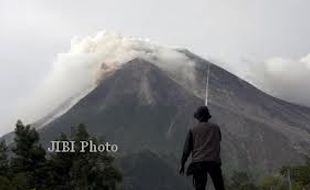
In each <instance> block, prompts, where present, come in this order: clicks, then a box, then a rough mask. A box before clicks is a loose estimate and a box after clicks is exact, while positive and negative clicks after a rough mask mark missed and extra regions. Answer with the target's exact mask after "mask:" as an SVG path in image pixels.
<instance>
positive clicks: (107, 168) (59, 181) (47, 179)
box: [0, 121, 122, 190]
mask: <svg viewBox="0 0 310 190" xmlns="http://www.w3.org/2000/svg"><path fill="white" fill-rule="evenodd" d="M59 139H61V140H75V141H80V140H90V139H91V140H93V141H94V142H95V143H99V141H98V140H97V139H96V138H92V137H90V136H89V134H88V133H87V131H86V128H85V126H84V125H79V126H78V127H77V130H76V132H75V133H74V134H72V135H71V138H68V137H67V136H66V135H64V134H62V135H61V136H60V138H59ZM39 140H40V139H39V134H38V133H37V131H36V130H35V129H34V128H31V127H30V126H29V125H26V126H25V125H24V124H23V123H22V122H21V121H18V122H17V124H16V128H15V139H14V144H13V147H12V148H11V149H9V148H8V147H7V145H6V144H5V142H1V143H0V189H1V190H34V189H38V190H97V189H98V190H99V189H100V190H116V189H117V187H118V186H117V185H118V183H120V182H121V180H122V176H121V174H120V172H119V171H118V169H116V168H115V167H114V166H113V161H114V157H112V156H111V155H109V154H108V153H106V152H100V153H99V152H98V153H89V152H87V151H86V152H85V153H80V152H74V153H62V152H57V153H52V154H48V155H47V154H46V151H45V149H43V148H42V146H41V145H40V144H39ZM76 146H79V144H78V143H77V145H76ZM9 150H11V151H12V155H10V157H9V156H8V153H9Z"/></svg>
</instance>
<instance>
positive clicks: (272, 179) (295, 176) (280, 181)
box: [226, 159, 310, 190]
mask: <svg viewBox="0 0 310 190" xmlns="http://www.w3.org/2000/svg"><path fill="white" fill-rule="evenodd" d="M226 187H227V188H226V189H227V190H310V160H309V159H307V161H306V163H305V164H304V165H299V166H284V167H282V168H281V169H280V171H279V173H278V174H275V175H271V176H264V177H262V178H261V179H259V180H255V179H253V177H251V176H250V175H249V174H248V173H246V172H234V173H233V175H232V176H231V178H230V179H229V180H226Z"/></svg>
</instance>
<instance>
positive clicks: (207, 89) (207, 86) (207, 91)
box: [205, 63, 211, 106]
mask: <svg viewBox="0 0 310 190" xmlns="http://www.w3.org/2000/svg"><path fill="white" fill-rule="evenodd" d="M210 64H211V63H208V68H207V82H206V102H205V104H206V106H208V98H209V78H210Z"/></svg>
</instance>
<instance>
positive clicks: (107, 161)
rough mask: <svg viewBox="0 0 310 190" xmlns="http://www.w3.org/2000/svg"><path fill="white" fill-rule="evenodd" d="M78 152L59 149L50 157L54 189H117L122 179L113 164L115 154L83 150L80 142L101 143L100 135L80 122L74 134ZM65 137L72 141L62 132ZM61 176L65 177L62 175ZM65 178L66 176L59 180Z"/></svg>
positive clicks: (51, 186) (62, 138) (50, 170)
mask: <svg viewBox="0 0 310 190" xmlns="http://www.w3.org/2000/svg"><path fill="white" fill-rule="evenodd" d="M71 136H72V139H71V140H74V141H75V142H76V143H75V150H76V152H70V153H63V152H57V153H54V154H52V155H51V159H50V160H49V164H48V165H49V174H50V175H49V176H50V180H49V181H50V182H51V183H50V185H49V187H50V188H51V189H64V190H67V189H68V190H69V189H75V190H88V189H89V190H97V189H98V190H99V189H100V190H114V189H116V185H117V183H119V182H120V181H121V179H122V178H121V174H120V172H119V171H118V170H117V169H116V168H115V167H114V166H113V161H114V157H112V156H111V155H109V154H108V153H107V152H89V149H88V150H86V151H85V152H79V150H80V148H81V147H80V141H89V140H92V141H93V143H94V144H96V145H98V143H99V141H98V140H97V139H96V138H92V137H90V135H89V134H88V132H87V130H86V127H85V126H84V125H83V124H80V125H79V126H78V127H77V130H76V132H75V134H73V135H71ZM60 139H61V140H70V139H68V138H67V136H65V135H62V136H61V138H60ZM59 176H61V177H59ZM59 178H62V179H59Z"/></svg>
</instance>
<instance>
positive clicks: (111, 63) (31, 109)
mask: <svg viewBox="0 0 310 190" xmlns="http://www.w3.org/2000/svg"><path fill="white" fill-rule="evenodd" d="M137 57H140V58H144V59H146V60H148V61H150V62H152V63H154V64H157V65H158V66H160V67H162V68H163V69H166V70H167V71H169V70H172V69H180V73H182V74H184V75H185V74H186V73H187V75H188V73H189V71H190V70H189V67H190V65H191V64H192V63H191V61H190V60H189V59H188V57H187V56H185V55H183V54H182V53H180V52H178V51H177V50H174V49H172V48H168V47H163V46H160V45H158V44H156V43H154V42H151V41H150V40H148V39H139V38H133V37H124V36H122V35H120V34H116V33H109V32H99V33H97V34H95V35H92V36H86V37H74V38H73V39H72V41H71V46H70V49H69V51H68V52H66V53H60V54H58V55H57V58H56V60H55V62H54V63H53V64H52V67H51V71H50V72H49V74H48V75H47V76H46V79H45V80H44V81H43V82H42V83H41V84H40V85H39V87H38V88H37V89H36V91H35V92H34V93H33V94H31V96H30V97H29V98H26V100H24V101H23V102H22V103H21V104H20V106H19V111H18V113H20V114H19V115H20V118H22V119H23V120H26V122H27V123H31V122H34V121H36V120H38V119H40V118H42V117H43V116H45V115H47V114H49V113H50V112H52V111H53V110H55V109H56V108H57V107H59V106H60V105H61V104H63V102H66V101H68V100H70V101H71V102H72V103H71V104H70V106H72V105H73V104H74V103H76V102H77V101H78V100H79V99H81V98H82V97H83V96H84V95H86V94H87V93H88V92H89V91H91V90H92V89H93V88H95V87H96V85H97V84H98V82H100V80H102V79H103V78H104V77H106V76H108V75H109V74H111V73H113V72H114V71H115V70H116V69H118V68H119V67H121V66H122V65H123V64H125V63H127V62H128V61H130V60H131V59H134V58H137ZM181 68H182V69H181ZM188 76H190V75H188ZM190 77H193V76H190ZM72 99H73V100H72ZM70 106H67V107H66V108H62V109H63V110H62V112H64V111H65V110H67V109H69V108H70Z"/></svg>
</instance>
